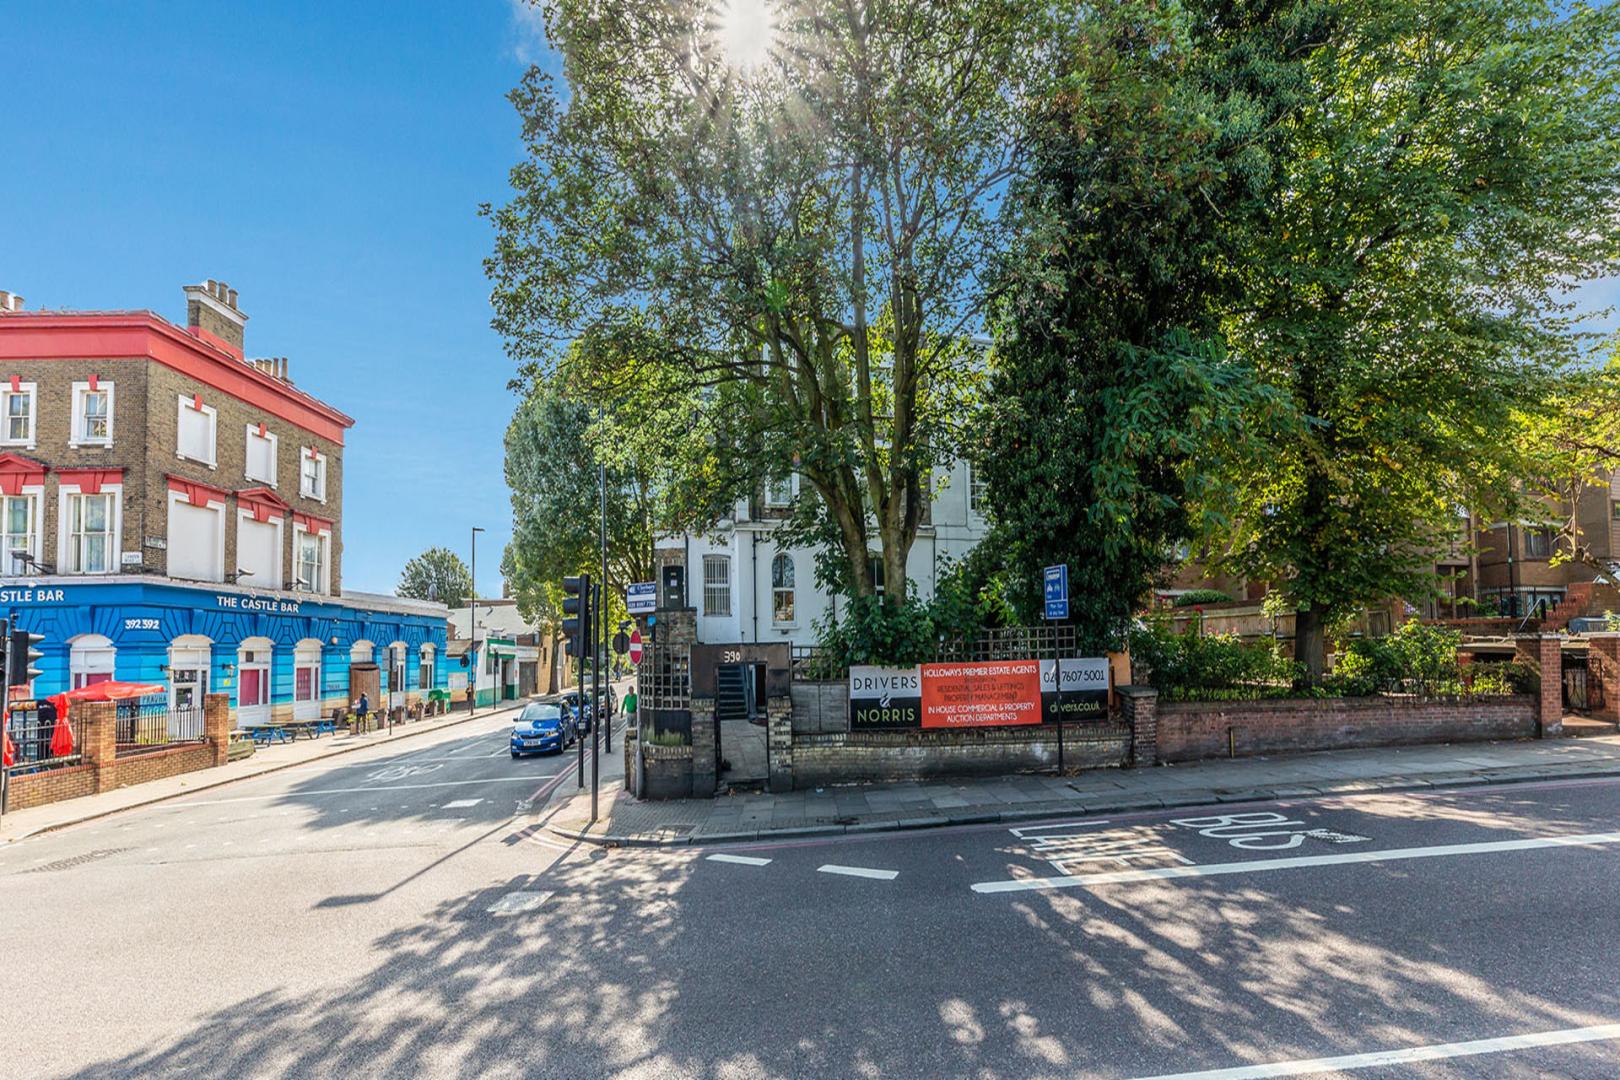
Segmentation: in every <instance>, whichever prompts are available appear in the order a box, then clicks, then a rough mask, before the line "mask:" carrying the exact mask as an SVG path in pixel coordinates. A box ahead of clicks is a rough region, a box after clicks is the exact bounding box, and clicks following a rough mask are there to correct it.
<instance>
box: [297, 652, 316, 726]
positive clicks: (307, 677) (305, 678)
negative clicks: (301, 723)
mask: <svg viewBox="0 0 1620 1080" xmlns="http://www.w3.org/2000/svg"><path fill="white" fill-rule="evenodd" d="M320 686H321V668H320V665H319V664H300V665H299V666H298V667H296V668H294V669H293V719H294V720H319V719H320V718H321V695H320Z"/></svg>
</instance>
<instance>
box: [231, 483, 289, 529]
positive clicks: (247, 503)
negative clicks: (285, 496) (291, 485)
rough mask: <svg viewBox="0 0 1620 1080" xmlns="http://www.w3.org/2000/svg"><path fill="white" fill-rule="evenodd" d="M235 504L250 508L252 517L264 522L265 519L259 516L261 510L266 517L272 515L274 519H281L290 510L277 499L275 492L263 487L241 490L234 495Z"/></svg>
mask: <svg viewBox="0 0 1620 1080" xmlns="http://www.w3.org/2000/svg"><path fill="white" fill-rule="evenodd" d="M236 503H237V505H238V506H242V507H251V508H252V510H253V515H254V517H255V518H257V519H258V520H259V521H264V520H266V518H265V517H260V516H259V515H260V511H261V510H262V511H263V512H264V513H265V514H266V515H270V514H274V515H275V516H276V517H283V516H285V515H286V513H287V511H288V510H291V509H292V507H290V506H288V505H287V504H286V503H284V502H282V501H281V499H279V498H277V496H276V493H275V492H273V491H271V490H270V489H269V488H264V487H253V488H243V489H242V490H241V491H238V492H237V493H236Z"/></svg>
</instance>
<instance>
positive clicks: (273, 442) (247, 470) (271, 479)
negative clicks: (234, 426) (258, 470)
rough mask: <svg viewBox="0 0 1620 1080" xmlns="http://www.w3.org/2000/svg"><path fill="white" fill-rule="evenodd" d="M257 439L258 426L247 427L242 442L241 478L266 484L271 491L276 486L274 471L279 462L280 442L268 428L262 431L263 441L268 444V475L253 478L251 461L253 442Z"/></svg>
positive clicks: (250, 425)
mask: <svg viewBox="0 0 1620 1080" xmlns="http://www.w3.org/2000/svg"><path fill="white" fill-rule="evenodd" d="M257 438H259V425H258V424H249V425H247V437H246V438H245V439H244V440H243V441H242V447H243V450H242V476H243V477H244V478H246V479H248V480H253V481H256V482H258V483H261V484H268V485H269V486H270V487H271V488H272V489H273V488H274V487H275V486H276V469H277V465H278V462H279V460H280V454H281V440H280V439H278V438H277V437H276V433H275V432H273V431H271V430H270V429H269V428H265V429H264V439H265V441H266V442H268V443H269V444H270V475H269V476H254V475H253V469H252V466H251V462H252V461H253V455H252V452H251V451H252V447H253V440H254V439H257Z"/></svg>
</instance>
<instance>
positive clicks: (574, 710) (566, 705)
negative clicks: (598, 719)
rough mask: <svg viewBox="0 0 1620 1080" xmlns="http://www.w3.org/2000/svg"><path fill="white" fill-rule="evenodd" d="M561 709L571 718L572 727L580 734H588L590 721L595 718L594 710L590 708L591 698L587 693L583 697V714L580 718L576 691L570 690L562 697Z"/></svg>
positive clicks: (577, 692)
mask: <svg viewBox="0 0 1620 1080" xmlns="http://www.w3.org/2000/svg"><path fill="white" fill-rule="evenodd" d="M562 707H563V710H564V711H565V712H566V713H567V714H568V715H569V716H570V717H572V718H573V720H574V727H575V728H577V729H578V730H579V732H580V733H581V734H589V733H590V730H591V721H592V720H593V719H594V718H595V716H596V710H595V709H594V708H592V707H591V697H590V694H589V693H587V694H586V695H585V714H584V715H583V716H581V715H580V712H579V691H578V690H570V691H569V692H568V693H566V694H564V695H563V696H562Z"/></svg>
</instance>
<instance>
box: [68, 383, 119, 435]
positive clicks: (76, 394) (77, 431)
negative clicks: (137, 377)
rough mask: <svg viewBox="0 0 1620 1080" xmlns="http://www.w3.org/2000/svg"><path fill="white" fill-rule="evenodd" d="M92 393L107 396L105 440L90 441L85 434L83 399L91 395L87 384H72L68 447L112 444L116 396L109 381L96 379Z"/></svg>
mask: <svg viewBox="0 0 1620 1080" xmlns="http://www.w3.org/2000/svg"><path fill="white" fill-rule="evenodd" d="M94 392H95V393H98V394H106V395H107V437H106V438H105V439H92V438H90V437H89V436H88V435H86V434H85V429H84V399H85V397H86V396H87V395H88V394H90V393H91V390H90V384H89V383H88V382H76V383H74V384H73V418H72V427H71V431H72V436H71V437H70V438H69V439H68V445H69V446H70V447H74V448H78V447H81V446H111V445H112V444H113V420H114V418H115V416H116V415H117V395H116V394H115V393H114V390H113V384H112V382H111V381H110V380H104V379H97V380H96V389H95V391H94Z"/></svg>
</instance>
